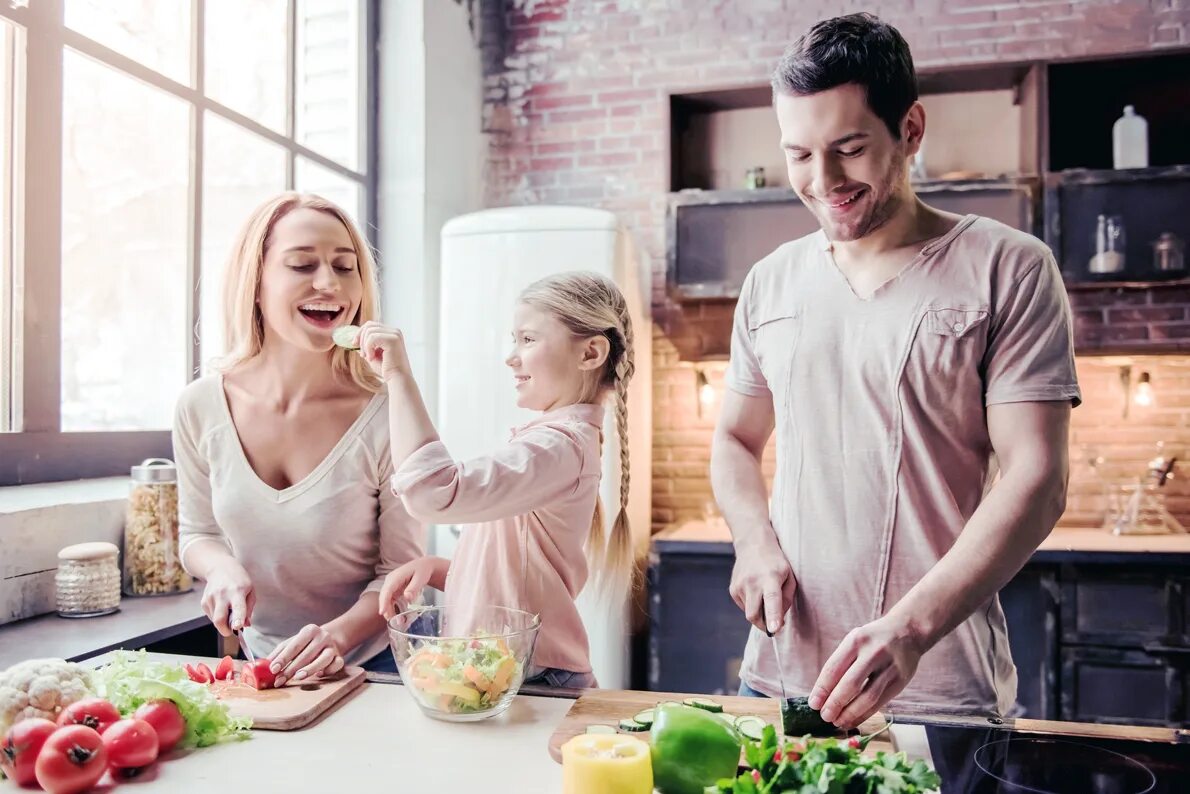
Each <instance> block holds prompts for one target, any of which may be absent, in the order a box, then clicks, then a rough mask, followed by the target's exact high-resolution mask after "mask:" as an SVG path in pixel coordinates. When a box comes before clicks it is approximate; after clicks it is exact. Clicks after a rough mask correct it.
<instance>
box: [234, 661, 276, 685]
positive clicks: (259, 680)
mask: <svg viewBox="0 0 1190 794" xmlns="http://www.w3.org/2000/svg"><path fill="white" fill-rule="evenodd" d="M270 664H272V662H270V661H269V660H268V659H257V660H256V661H255V662H249V663H248V664H245V665H244V667H243V669H242V670H241V671H240V681H241V682H242V683H244V684H247V685H248V686H250V687H252V688H253V689H271V688H272V686H273V683H274V682H275V681H276V680H277V676H276V674H275V673H273V671H272V670H270V669H269V665H270Z"/></svg>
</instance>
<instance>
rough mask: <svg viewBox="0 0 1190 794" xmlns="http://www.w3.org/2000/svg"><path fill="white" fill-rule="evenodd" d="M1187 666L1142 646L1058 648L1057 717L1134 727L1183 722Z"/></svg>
mask: <svg viewBox="0 0 1190 794" xmlns="http://www.w3.org/2000/svg"><path fill="white" fill-rule="evenodd" d="M1186 683H1187V681H1186V668H1185V667H1183V666H1181V665H1178V664H1176V663H1171V660H1170V658H1169V657H1164V656H1161V655H1154V654H1152V653H1148V652H1145V651H1143V650H1131V649H1129V650H1124V649H1120V648H1099V647H1082V646H1070V647H1064V648H1063V649H1062V684H1061V687H1062V704H1061V712H1060V717H1061V719H1063V720H1072V721H1075V722H1127V723H1130V724H1135V725H1183V724H1185V723H1186V718H1187V712H1186Z"/></svg>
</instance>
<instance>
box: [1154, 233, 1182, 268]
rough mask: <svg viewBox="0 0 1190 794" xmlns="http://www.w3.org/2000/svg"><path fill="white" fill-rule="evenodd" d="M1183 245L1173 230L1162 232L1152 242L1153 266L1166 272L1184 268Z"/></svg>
mask: <svg viewBox="0 0 1190 794" xmlns="http://www.w3.org/2000/svg"><path fill="white" fill-rule="evenodd" d="M1184 251H1185V247H1184V246H1183V245H1182V240H1181V238H1179V237H1178V236H1177V235H1176V234H1174V233H1173V232H1163V233H1162V234H1161V236H1160V237H1158V238H1157V240H1156V241H1155V242H1154V243H1153V268H1154V269H1155V270H1159V271H1162V272H1166V273H1171V272H1177V271H1182V270H1185V269H1186V260H1185V258H1184Z"/></svg>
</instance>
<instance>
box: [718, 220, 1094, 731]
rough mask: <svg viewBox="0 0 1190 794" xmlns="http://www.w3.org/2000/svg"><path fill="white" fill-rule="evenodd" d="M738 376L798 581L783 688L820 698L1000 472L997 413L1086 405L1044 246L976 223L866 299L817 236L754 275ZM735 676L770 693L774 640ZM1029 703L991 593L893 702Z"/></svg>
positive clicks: (734, 359) (1001, 709) (752, 649)
mask: <svg viewBox="0 0 1190 794" xmlns="http://www.w3.org/2000/svg"><path fill="white" fill-rule="evenodd" d="M727 385H728V387H729V388H731V389H733V390H735V391H737V392H740V393H742V394H745V395H750V396H755V397H766V398H771V399H772V401H773V407H774V412H775V415H776V452H777V472H776V477H775V480H774V482H773V494H772V500H771V515H772V523H773V527H774V529H775V530H776V533H777V536H778V538H779V540H780V542H781V546H782V548H783V549H784V551H785V554H786V556H787V557H788V558H789V560H790V563H791V565H792V568H793V573H794V576H795V577H796V578H797V584H798V587H797V594H796V596H795V599H794V604H793V608H792V610H791V612H790V616H789V621H788V623H787V625H786V628H785V629H783V630H782V631H781V632H780V633H779V635H778V641H779V642H781V644H782V649H781V658H782V661H783V662H784V673H785V683H786V687H787V688H788V689H789V690H790V692H795V691H796V692H800V693H803V694H805V693H808V692H809V690H810V689H811V687H812V686H813V684H814V682H815V680H816V679H817V677H818V674H819V672H820V671H821V669H822V666H823V665H824V664H825V663H826V661H827V659H828V658H829V657H830V655H831V653H832V652H833V651H834V650H835V648H836V647H837V646H838V644H839V642H840V641H842V639H843V637H844V636H845V635H846V634H847V632H848V631H850V630H851V629H853V628H855V627H857V626H861V625H863V624H865V623H868V622H870V621H872V620H874V619H876V618H877V617H879V616H881V615H882V614H884V613H885V612H887V611H888V609H889V608H890V607H892V605H893V604H895V603H896V602H897V601H898V600H900V599H901V598H902V597H903V596H904V595H905V593H906V592H908V590H909V589H910V588H911V587H913V585H914V584H916V583H917V582H918V581H919V580H920V579H921V578H922V576H924V575H925V573H926V572H927V571H929V570H930V568H932V567H933V566H934V565H935V563H937V562H938V560H940V559H941V558H942V556H943V555H944V554H946V552H947V551H948V550H949V549H950V547H951V546H952V545H953V543H954V541H955V539H956V538H957V537H958V534H959V533H960V532H961V531H962V529H963V527H964V525H965V524H966V522H967V520H968V519H969V518H970V517H971V515H972V514H973V513H974V512H975V509H976V507H978V506H979V503H980V501H981V500H982V499H983V497H984V495H985V493H986V492H987V489H988V487H990V484H991V482H992V480H993V479H994V477H995V475H996V464H995V460H994V455H993V450H992V446H991V441H990V439H989V436H988V428H987V415H986V406H988V405H992V404H996V403H1011V402H1035V401H1066V400H1069V401H1072V402H1073V403H1075V404H1077V403H1078V401H1079V389H1078V383H1077V380H1076V376H1075V367H1074V347H1073V341H1072V334H1071V318H1070V307H1069V303H1068V300H1067V297H1066V292H1065V289H1064V287H1063V285H1062V279H1061V275H1060V274H1059V271H1058V268H1057V265H1056V264H1055V262H1054V258H1053V255H1052V254H1051V253H1050V251H1049V249H1048V248H1047V247H1046V246H1045V245H1044V244H1043V243H1041V242H1040V241H1039V240H1037V239H1036V238H1034V237H1032V236H1030V235H1027V234H1024V233H1022V232H1019V231H1017V230H1015V229H1012V228H1010V227H1008V226H1005V225H1003V224H1001V223H998V222H996V221H993V220H990V219H987V218H981V217H977V216H967V217H965V218H963V219H962V220H961V221H959V223H958V224H957V225H956V226H955V227H954V228H953V229H952V230H951V231H950V232H949V233H948V234H946V235H944V236H942V237H940V238H937V239H935V240H932V241H930V242H929V243H927V244H926V245H925V246H924V248H923V249H922V250H921V252H920V253H919V254H918V255H917V256H916V257H915V258H914V260H913V261H912V262H910V263H909V264H908V265H907V266H906V267H905V268H904V269H903V270H902V271H901V272H900V273H899V274H898V275H897V276H896V277H894V278H893V279H891V280H890V281H888V282H887V283H885V284H884V285H882V286H881V287H880V288H879V289H877V290H876V292H875V293H873V294H872V295H871V296H869V297H867V298H860V297H859V296H857V295H856V294H855V292H854V291H853V290H852V288H851V286H850V284H849V283H848V281H847V279H846V278H845V277H844V275H843V274H842V272H841V271H840V270H839V269H838V267H837V266H836V265H835V262H834V259H833V257H832V255H831V253H830V242H829V240H828V239H827V237H826V236H825V234H823V233H822V232H821V231H820V232H815V233H814V234H811V235H809V236H806V237H803V238H801V239H799V240H795V241H793V242H790V243H787V244H785V245H783V246H781V247H780V248H778V249H777V250H776V251H774V252H773V253H772V254H770V255H769V256H768V257H766V258H765V259H763V260H761V261H760V262H759V263H757V264H756V266H755V267H754V268H753V269H752V272H751V273H749V275H748V278H747V279H746V280H745V282H744V286H743V290H742V293H741V295H740V300H739V304H738V306H737V308H736V316H735V326H734V331H733V336H732V349H731V364H730V367H729V370H728V374H727ZM740 675H741V678H742V679H743V680H744V681H746V682H747V683H748V684H749V685H751V686H752V687H753V688H755V689H757V690H758V691H761V692H764V693H766V694H769V695H776V694H778V693H779V692H780V687H779V684H778V681H777V676H776V664H775V661H774V658H773V653H772V648H771V645H770V643H769V641H768V638H767V637H765V636H764V635H763V634H762V633H760V632H759V631H757V630H755V629H753V631H752V635H751V636H750V637H749V640H748V646H747V650H746V652H745V656H744V663H743V667H742V670H741V673H740ZM1015 697H1016V670H1015V667H1014V666H1013V663H1012V657H1011V656H1010V654H1009V648H1008V637H1007V633H1006V630H1005V623H1004V613H1003V612H1002V611H1001V609H1000V604H999V601H998V600H997V599H995V598H993V599H991V600H990V601H988V602H987V603H986V604H984V605H982V606H981V607H980V608H979V609H978V610H976V612H975V614H973V615H972V616H971V617H970V618H968V619H967V620H966V621H964V622H963V623H962V624H960V625H959V627H958V628H957V629H956V630H955V631H954V632H952V633H951V634H950V635H949V636H947V637H945V638H944V639H942V640H941V641H940V642H939V643H938V644H937V645H936V646H935V647H934V648H932V649H931V650H930V651H929V652H927V653H926V654H925V655H924V656H923V658H922V660H921V664H920V666H919V667H918V670H917V674H916V676H915V677H914V679H913V680H912V682H911V683H910V684H909V686H908V687H907V688H906V689H905V690H904V692H903V693H902V694H901V695H900V696H899V697H898V698H897V699H896V700H894V701H893V703H892V704H891V706H890V708H892V709H893V710H895V709H896V708H898V707H900V708H903V709H904V708H913V709H920V708H928V709H930V710H931V711H934V712H937V713H965V714H969V713H982V714H1006V713H1008V712H1009V710H1010V709H1011V707H1012V705H1013V702H1014V700H1015Z"/></svg>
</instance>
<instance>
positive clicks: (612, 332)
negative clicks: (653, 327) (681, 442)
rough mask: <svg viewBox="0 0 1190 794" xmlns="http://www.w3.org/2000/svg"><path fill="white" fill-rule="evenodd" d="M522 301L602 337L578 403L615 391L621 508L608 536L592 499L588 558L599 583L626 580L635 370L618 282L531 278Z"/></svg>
mask: <svg viewBox="0 0 1190 794" xmlns="http://www.w3.org/2000/svg"><path fill="white" fill-rule="evenodd" d="M520 300H521V302H522V303H524V304H527V305H529V306H533V307H534V308H537V309H540V310H542V311H547V312H549V313H550V314H552V315H554V316H555V317H556V318H557V319H558V320H559V321H560V322H561V323H562V324H563V325H564V326H566V328H567V329H568V330H569V331H570V332H571V333H572V334H574V335H575V336H578V337H582V338H589V337H595V336H603V337H605V338H606V339H607V341H608V346H609V352H608V356H607V361H606V362H605V363H604V366H603V369H602V370H600V371H598V372H596V373H594V376H593V377H592V378H591V379H590V381H589V383H588V385H587V389H586V392H585V393H584V394H583V396H582V398H581V401H582V402H592V403H593V402H598V401H600V400H601V399H602V398H603V397H604V395H605V394H607V393H608V392H612V393H613V394H614V395H615V401H616V405H615V411H616V430H617V432H618V434H619V437H620V510H619V512H618V513H617V514H616V520H615V523H614V524H613V525H612V531H611V535H610V537H609V536H608V535H607V533H606V532H604V529H603V509H602V505H601V504H600V502H599V500H596V502H595V515H594V517H593V519H592V521H591V534H590V535H589V536H588V539H587V557H588V559H589V561H590V564H591V568H592V570H593V571H594V572H595V573H596V575H597V577H598V578H599V580H600V584H601V585H604V586H606V585H611V584H614V583H616V582H621V581H624V580H625V579H627V580H629V581H630V582H631V580H632V579H633V577H634V574H635V570H636V566H635V564H634V560H633V554H632V547H633V544H632V529H631V527H630V526H629V524H628V487H629V483H630V477H629V460H628V382H629V381H630V380H632V374H633V373H634V372H635V371H636V363H635V358H634V354H633V349H632V345H633V342H632V318H631V317H630V316H629V314H628V302H627V301H626V300H625V299H624V294H623V293H622V292H620V289H619V287H617V286H616V285H615V283H614V282H613V281H612V280H611V279H609V278H606V277H605V276H602V275H600V274H598V273H585V272H574V273H560V274H558V275H555V276H548V277H547V278H543V279H541V280H540V281H537V282H534V283H533V284H531V285H529V287H528V288H526V289H525V291H524V292H522V293H521V297H520Z"/></svg>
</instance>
